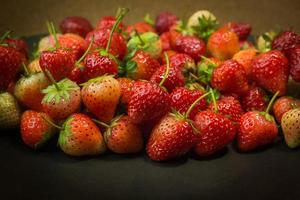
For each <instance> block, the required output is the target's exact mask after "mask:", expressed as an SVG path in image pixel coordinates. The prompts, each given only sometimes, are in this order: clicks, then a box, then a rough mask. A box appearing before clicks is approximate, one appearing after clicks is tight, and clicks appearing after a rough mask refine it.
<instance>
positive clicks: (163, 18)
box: [155, 12, 177, 34]
mask: <svg viewBox="0 0 300 200" xmlns="http://www.w3.org/2000/svg"><path fill="white" fill-rule="evenodd" d="M176 23H177V16H176V15H174V14H173V13H170V12H161V13H160V14H159V15H158V16H157V17H156V20H155V29H156V31H157V32H158V34H162V33H164V32H167V31H169V29H170V27H171V26H173V25H174V24H176Z"/></svg>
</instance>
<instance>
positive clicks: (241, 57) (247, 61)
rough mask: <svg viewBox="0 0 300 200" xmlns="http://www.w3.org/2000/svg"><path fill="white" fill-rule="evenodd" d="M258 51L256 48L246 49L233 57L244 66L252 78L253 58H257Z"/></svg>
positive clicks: (248, 76)
mask: <svg viewBox="0 0 300 200" xmlns="http://www.w3.org/2000/svg"><path fill="white" fill-rule="evenodd" d="M256 53H257V52H256V50H255V49H254V48H250V49H245V50H241V51H239V52H237V53H236V54H234V56H233V58H232V59H233V60H236V61H237V62H238V63H240V64H241V65H242V66H243V68H244V70H245V72H246V75H247V78H248V79H250V78H251V73H252V60H253V59H254V58H255V56H256Z"/></svg>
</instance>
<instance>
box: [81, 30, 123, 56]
mask: <svg viewBox="0 0 300 200" xmlns="http://www.w3.org/2000/svg"><path fill="white" fill-rule="evenodd" d="M110 32H111V29H109V28H101V29H96V30H94V31H91V32H90V33H88V34H87V35H86V37H85V40H86V41H87V42H88V43H90V42H91V40H92V37H94V43H93V46H92V47H93V48H94V49H96V48H100V49H105V48H106V45H107V42H108V39H109V34H110ZM108 52H109V53H110V54H112V55H114V56H115V57H116V58H119V59H121V60H122V59H123V58H124V56H125V55H126V53H127V45H126V41H125V39H124V38H123V36H122V35H121V34H119V33H117V32H114V34H113V36H112V40H111V44H110V47H109V51H108Z"/></svg>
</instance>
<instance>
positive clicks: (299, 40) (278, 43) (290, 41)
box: [272, 31, 300, 55]
mask: <svg viewBox="0 0 300 200" xmlns="http://www.w3.org/2000/svg"><path fill="white" fill-rule="evenodd" d="M297 45H300V36H299V35H298V34H297V33H295V32H293V31H283V32H282V33H280V34H279V35H277V36H276V37H275V38H274V40H273V41H272V49H277V50H279V51H281V52H283V53H284V54H285V55H288V54H289V50H291V49H293V48H294V47H296V46H297Z"/></svg>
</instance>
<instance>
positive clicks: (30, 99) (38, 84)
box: [14, 66, 51, 111]
mask: <svg viewBox="0 0 300 200" xmlns="http://www.w3.org/2000/svg"><path fill="white" fill-rule="evenodd" d="M25 69H26V66H25ZM50 84H51V82H50V81H49V80H48V79H47V78H46V76H45V75H44V73H43V72H37V73H33V74H28V73H27V74H25V76H22V77H21V78H20V79H19V80H18V82H17V83H16V85H15V89H14V95H15V97H16V98H17V100H18V101H19V102H20V103H22V104H23V105H25V106H26V107H27V108H30V109H33V110H36V111H41V110H42V104H41V103H42V100H43V98H44V94H43V93H42V90H43V89H45V88H47V87H48V86H49V85H50Z"/></svg>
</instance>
